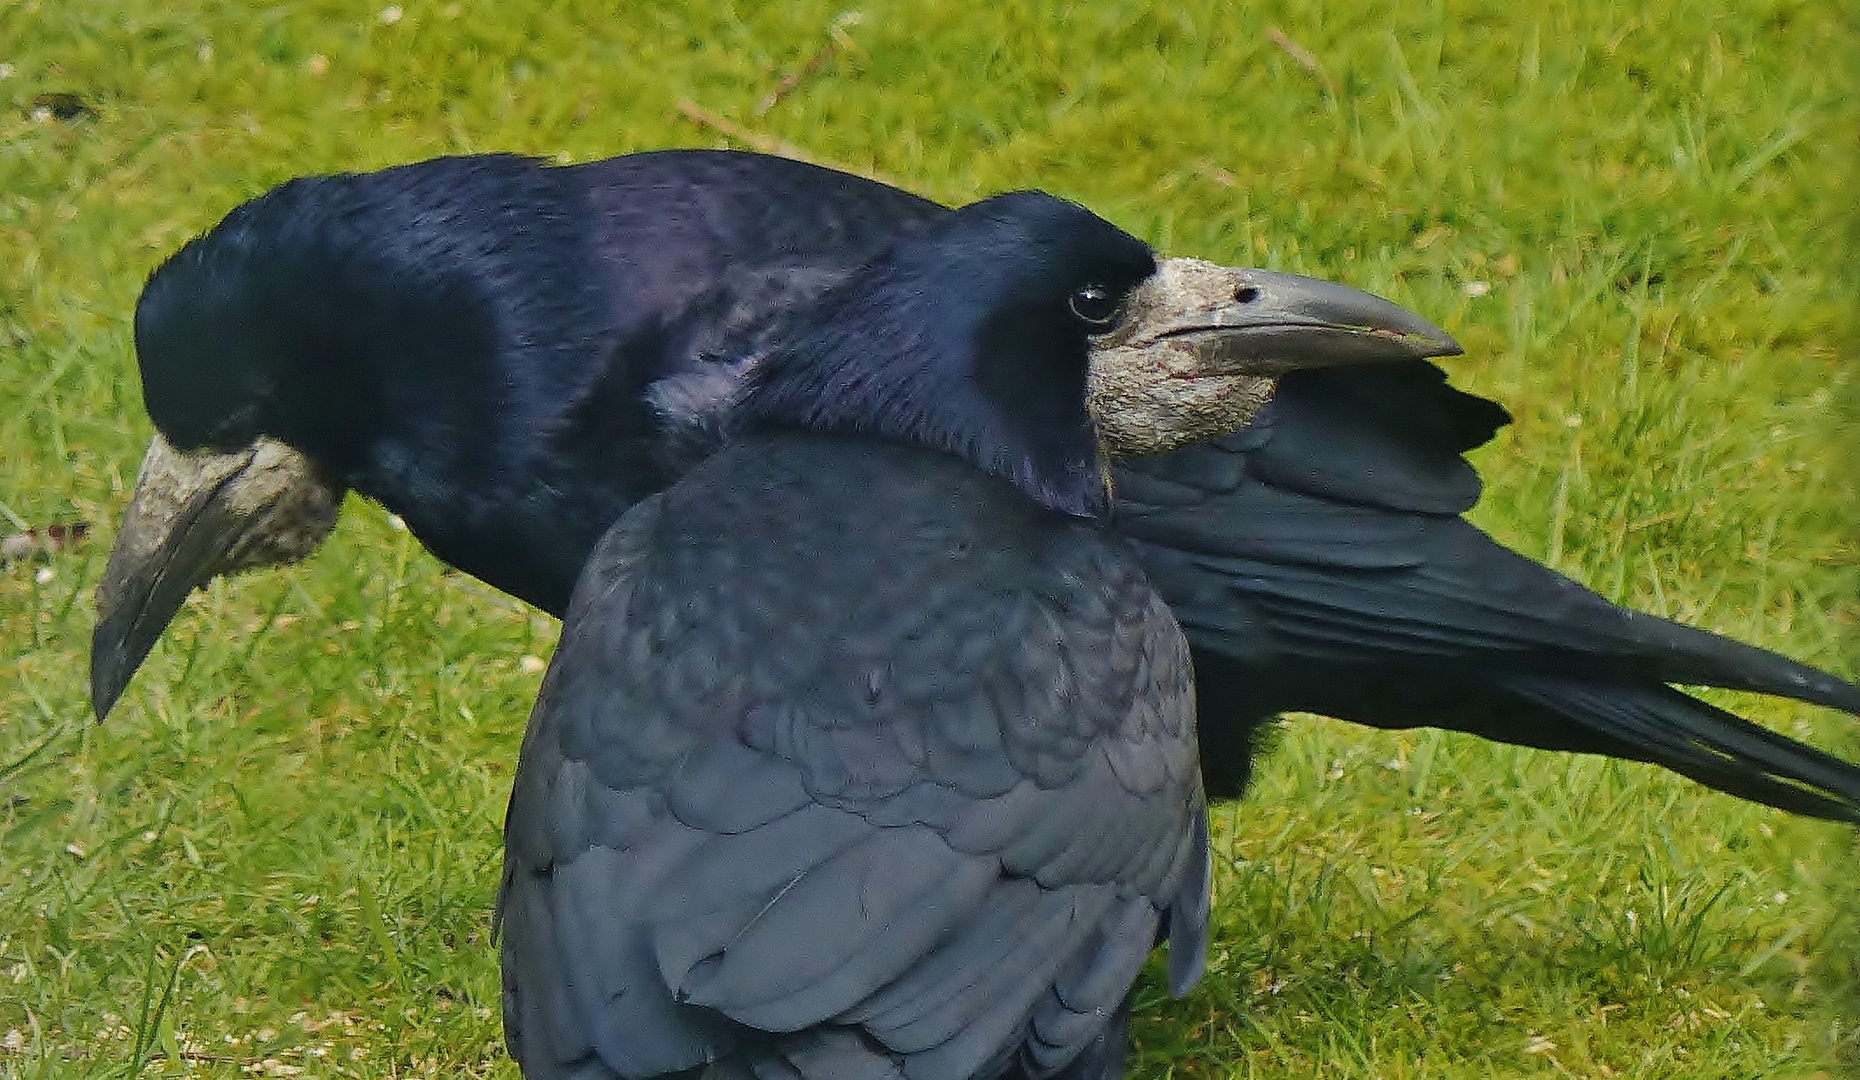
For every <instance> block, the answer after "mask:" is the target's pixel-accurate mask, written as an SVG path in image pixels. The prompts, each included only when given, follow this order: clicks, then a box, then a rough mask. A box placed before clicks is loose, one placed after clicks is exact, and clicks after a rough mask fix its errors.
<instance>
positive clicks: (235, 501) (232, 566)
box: [90, 435, 343, 719]
mask: <svg viewBox="0 0 1860 1080" xmlns="http://www.w3.org/2000/svg"><path fill="white" fill-rule="evenodd" d="M342 496H343V489H342V487H341V486H340V485H338V484H335V483H333V482H331V481H330V480H329V479H327V478H326V477H325V476H324V475H323V474H322V470H320V469H318V468H317V466H316V464H315V463H314V462H312V461H311V460H310V459H309V458H308V457H306V456H304V455H303V454H301V453H299V452H297V451H296V450H293V449H291V448H290V447H288V446H286V445H284V444H283V443H280V442H277V441H275V440H272V439H265V438H261V439H258V440H257V441H255V442H253V443H252V445H250V446H247V447H244V448H242V449H239V450H235V451H233V452H232V453H218V452H215V451H202V452H199V453H191V454H190V453H183V452H181V451H179V450H176V449H175V448H174V447H172V446H170V445H168V441H167V440H166V439H164V438H162V437H161V436H160V435H156V436H155V439H154V441H152V442H151V443H149V452H148V455H147V456H146V457H144V458H143V459H142V471H141V472H140V473H139V474H138V475H137V476H136V490H135V494H134V495H132V496H131V497H130V500H129V511H128V512H127V513H126V514H124V515H123V523H122V526H121V527H120V528H118V529H117V531H116V542H115V544H114V546H112V547H111V548H110V561H109V563H108V564H107V565H106V566H105V567H104V571H103V580H102V581H101V582H99V583H98V585H97V626H96V629H95V630H94V631H93V632H92V634H91V653H90V696H91V707H92V708H93V709H95V710H96V713H97V717H98V718H99V719H102V718H103V717H104V716H107V715H109V712H110V708H111V707H112V706H113V705H115V704H116V699H117V698H118V697H120V696H121V695H122V692H123V688H124V687H125V686H127V685H128V684H129V679H130V676H132V675H134V674H135V672H136V668H137V667H139V666H141V664H142V661H143V660H144V659H145V658H147V656H148V654H149V650H150V649H153V648H154V647H155V642H156V641H157V640H159V639H160V637H161V635H162V631H163V630H166V629H167V627H168V623H169V621H170V620H172V619H173V618H174V614H175V612H177V611H179V610H180V608H181V604H182V603H183V602H184V601H186V599H187V595H188V593H190V592H192V591H193V590H194V588H195V587H196V586H199V585H205V584H206V583H207V582H209V581H211V580H213V579H214V578H216V577H220V576H223V575H226V574H231V573H236V572H238V571H240V570H247V569H255V568H257V567H262V566H275V565H278V564H281V563H290V562H296V561H297V560H299V559H302V558H304V557H305V556H307V555H309V554H310V553H311V552H312V551H315V550H316V548H317V545H318V544H321V543H322V542H323V538H324V537H326V536H328V535H329V531H330V530H331V529H333V528H334V527H335V525H336V514H337V511H338V510H339V509H340V507H341V505H342Z"/></svg>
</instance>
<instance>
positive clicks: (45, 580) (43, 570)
mask: <svg viewBox="0 0 1860 1080" xmlns="http://www.w3.org/2000/svg"><path fill="white" fill-rule="evenodd" d="M57 576H58V575H57V574H56V573H54V572H53V571H52V568H51V567H49V566H41V567H39V571H38V573H36V574H33V575H32V580H34V581H36V582H38V583H39V584H41V585H50V584H51V583H52V579H53V578H55V577H57Z"/></svg>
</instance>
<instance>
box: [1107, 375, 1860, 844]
mask: <svg viewBox="0 0 1860 1080" xmlns="http://www.w3.org/2000/svg"><path fill="white" fill-rule="evenodd" d="M1506 419H1507V417H1506V416H1505V414H1504V413H1503V411H1502V410H1500V409H1499V408H1498V407H1497V406H1495V405H1493V404H1491V403H1490V402H1487V401H1484V400H1483V399H1480V398H1476V397H1472V396H1471V395H1467V394H1463V393H1461V392H1459V391H1456V390H1454V389H1452V388H1451V387H1448V386H1447V385H1446V384H1445V382H1444V379H1443V376H1442V375H1441V374H1440V372H1439V371H1438V369H1436V368H1434V367H1433V365H1431V364H1426V363H1414V364H1410V365H1401V366H1398V367H1390V368H1388V369H1385V370H1382V371H1379V372H1372V371H1370V370H1368V369H1360V370H1355V369H1353V370H1351V371H1348V372H1300V373H1297V374H1294V375H1291V376H1287V377H1286V378H1285V379H1284V380H1283V381H1282V382H1281V385H1280V388H1279V392H1278V395H1277V396H1276V398H1275V399H1274V401H1273V402H1272V403H1271V405H1269V406H1268V408H1267V410H1266V412H1265V413H1263V414H1262V415H1261V416H1260V417H1259V418H1258V419H1257V420H1255V422H1254V423H1253V424H1251V425H1249V426H1248V427H1247V428H1246V429H1243V430H1242V431H1240V432H1238V433H1236V434H1235V435H1232V436H1229V437H1228V438H1226V439H1223V440H1220V441H1218V442H1216V443H1213V444H1210V445H1207V446H1199V447H1191V448H1188V449H1185V450H1181V451H1178V452H1175V453H1173V454H1168V455H1163V456H1159V457H1156V458H1151V459H1147V460H1144V461H1140V462H1132V463H1129V464H1128V465H1127V466H1125V467H1122V468H1120V469H1119V470H1118V471H1117V474H1116V480H1117V492H1118V497H1119V503H1118V512H1119V518H1118V525H1119V528H1120V529H1121V530H1122V531H1123V532H1124V533H1126V534H1127V535H1129V536H1131V537H1133V538H1135V539H1136V540H1137V541H1138V546H1139V549H1140V550H1141V551H1142V554H1143V558H1144V561H1145V564H1146V566H1147V568H1148V570H1149V572H1150V574H1151V577H1152V580H1154V582H1155V583H1156V586H1157V588H1158V589H1159V590H1160V591H1161V592H1162V593H1163V595H1164V597H1165V598H1166V599H1167V600H1168V601H1169V604H1170V607H1171V609H1172V610H1174V612H1175V614H1176V617H1177V618H1178V619H1180V620H1181V623H1182V626H1183V629H1184V631H1185V632H1186V633H1187V634H1188V637H1189V641H1190V643H1191V644H1192V645H1193V646H1194V649H1195V666H1196V680H1197V691H1198V693H1199V695H1200V700H1201V711H1200V717H1201V738H1202V743H1203V757H1202V761H1203V768H1204V771H1205V773H1206V780H1207V784H1208V790H1209V792H1210V793H1211V794H1214V795H1216V796H1217V797H1219V796H1231V795H1237V794H1238V793H1239V789H1240V787H1241V786H1243V785H1244V783H1245V779H1246V764H1247V762H1246V754H1247V752H1248V750H1249V746H1250V741H1251V738H1252V732H1253V729H1254V728H1255V727H1256V726H1257V725H1258V724H1259V723H1260V722H1261V721H1262V720H1263V719H1264V718H1265V717H1267V716H1269V715H1271V714H1273V713H1276V712H1280V711H1290V710H1299V711H1308V712H1316V713H1322V714H1325V715H1329V716H1335V717H1338V718H1339V719H1343V720H1349V721H1352V722H1355V723H1361V724H1367V725H1370V726H1373V727H1383V728H1409V727H1422V726H1431V727H1441V728H1447V729H1451V730H1457V731H1466V732H1471V733H1473V734H1476V735H1480V736H1483V737H1485V738H1488V739H1493V740H1495V741H1498V742H1507V743H1514V744H1518V745H1522V746H1531V747H1538V748H1543V749H1553V750H1566V751H1580V752H1588V753H1601V754H1608V755H1610V756H1613V757H1621V758H1628V759H1631V760H1638V761H1649V762H1654V763H1656V764H1659V765H1663V766H1665V767H1667V768H1669V769H1672V770H1674V771H1675V772H1679V773H1681V774H1683V775H1686V776H1689V777H1691V778H1693V779H1695V780H1698V781H1699V782H1701V783H1704V784H1707V785H1709V786H1711V787H1714V788H1717V789H1718V790H1721V791H1725V792H1729V793H1731V794H1734V795H1738V796H1740V797H1742V798H1746V799H1751V800H1754V801H1757V802H1762V803H1766V804H1769V805H1772V806H1777V807H1780V808H1782V809H1786V810H1790V811H1792V812H1795V813H1800V814H1808V815H1811V816H1817V817H1825V818H1833V819H1838V820H1860V768H1856V767H1855V766H1853V765H1851V764H1848V763H1846V762H1843V761H1841V760H1839V759H1837V758H1834V757H1832V756H1830V755H1827V754H1824V753H1822V752H1820V751H1818V750H1815V749H1813V748H1811V747H1808V746H1804V745H1802V744H1801V743H1798V742H1795V741H1793V740H1791V739H1787V738H1784V737H1782V736H1780V735H1776V734H1774V733H1772V732H1769V731H1767V730H1765V729H1763V728H1761V727H1758V726H1757V725H1755V724H1752V723H1750V722H1748V721H1746V720H1744V719H1743V718H1741V717H1738V716H1735V715H1733V714H1731V713H1728V712H1725V711H1724V710H1721V709H1717V708H1714V707H1712V706H1710V705H1707V704H1705V703H1704V702H1701V701H1699V700H1697V699H1696V698H1692V697H1690V696H1688V695H1686V694H1683V693H1681V692H1679V691H1677V690H1674V689H1672V688H1671V687H1670V686H1668V685H1667V684H1668V683H1695V684H1700V685H1708V686H1720V687H1727V688H1733V689H1740V690H1753V691H1757V692H1760V693H1766V694H1774V695H1778V696H1781V697H1788V698H1794V699H1797V700H1800V701H1806V702H1811V703H1814V704H1818V705H1826V706H1830V707H1833V708H1838V709H1845V710H1846V711H1848V712H1852V713H1860V688H1857V687H1854V686H1852V685H1850V684H1848V683H1845V682H1842V681H1841V680H1839V679H1836V678H1834V677H1832V676H1829V675H1826V674H1824V673H1822V672H1819V671H1816V670H1814V669H1813V668H1809V667H1806V666H1804V665H1801V664H1797V663H1794V662H1792V661H1790V660H1787V659H1785V658H1783V657H1780V656H1777V655H1775V654H1774V653H1769V652H1765V651H1764V650H1761V649H1757V648H1753V647H1750V646H1747V645H1742V644H1739V643H1738V642H1735V641H1732V640H1730V639H1728V638H1723V637H1719V636H1717V635H1715V634H1710V633H1706V632H1704V631H1700V630H1694V629H1691V628H1689V627H1685V626H1681V625H1679V624H1677V623H1673V622H1670V621H1668V620H1665V619H1661V618H1657V617H1655V616H1652V615H1646V614H1642V613H1639V612H1634V611H1629V610H1627V609H1624V608H1621V607H1618V606H1616V605H1614V604H1611V603H1609V602H1608V601H1607V600H1605V599H1603V598H1602V597H1601V596H1599V595H1598V594H1596V593H1594V592H1592V591H1590V590H1589V589H1586V588H1584V587H1583V586H1581V585H1579V584H1577V583H1576V582H1574V581H1571V580H1569V579H1568V578H1565V577H1563V576H1562V575H1559V574H1557V573H1555V572H1553V571H1551V570H1548V569H1546V568H1545V567H1543V566H1540V565H1538V564H1537V563H1535V562H1532V561H1531V560H1529V559H1526V558H1524V557H1523V556H1520V555H1518V554H1516V553H1514V552H1512V551H1510V550H1509V549H1507V548H1505V547H1504V546H1502V545H1500V544H1498V543H1496V542H1495V541H1493V540H1492V539H1491V538H1490V537H1488V536H1486V535H1485V534H1484V533H1483V532H1480V531H1479V530H1478V529H1476V528H1474V527H1473V526H1472V525H1470V524H1468V523H1467V522H1466V521H1465V520H1463V519H1462V518H1460V517H1459V513H1460V512H1461V511H1463V510H1465V509H1467V508H1469V507H1470V506H1471V505H1472V504H1473V502H1474V501H1476V500H1477V498H1478V493H1479V485H1478V478H1477V475H1476V474H1475V473H1474V472H1473V470H1472V468H1471V466H1470V465H1469V464H1467V462H1466V461H1465V460H1464V459H1463V458H1462V457H1461V456H1460V455H1461V453H1462V452H1464V451H1465V450H1467V449H1470V448H1471V447H1473V446H1476V445H1479V444H1480V443H1483V442H1485V441H1486V440H1487V439H1488V438H1489V437H1490V435H1491V434H1492V432H1493V431H1495V430H1496V429H1497V427H1498V426H1499V425H1501V424H1502V423H1504V422H1505V420H1506Z"/></svg>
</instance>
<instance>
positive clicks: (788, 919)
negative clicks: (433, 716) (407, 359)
mask: <svg viewBox="0 0 1860 1080" xmlns="http://www.w3.org/2000/svg"><path fill="white" fill-rule="evenodd" d="M1154 270H1155V264H1154V261H1153V259H1152V256H1151V253H1150V251H1149V249H1148V248H1147V247H1146V246H1145V245H1144V244H1143V243H1142V242H1140V241H1138V240H1136V239H1135V238H1133V237H1131V236H1129V235H1127V234H1125V233H1123V232H1122V231H1120V230H1118V229H1117V228H1115V227H1114V226H1112V225H1110V224H1109V223H1107V222H1104V221H1103V220H1101V219H1099V218H1097V217H1095V216H1093V215H1092V214H1090V213H1089V212H1087V211H1085V210H1083V209H1081V208H1079V207H1076V206H1074V205H1072V204H1070V203H1066V202H1063V201H1060V200H1057V199H1054V198H1052V197H1050V196H1045V195H1041V194H1038V193H1018V194H1013V195H1003V196H997V197H995V198H992V199H987V200H984V201H982V202H979V203H975V204H972V205H970V206H967V207H964V208H963V209H961V210H959V211H956V212H954V213H953V214H951V215H949V216H948V217H945V218H943V219H942V220H940V221H938V222H936V223H934V224H932V225H930V226H928V227H927V228H925V229H924V230H923V231H922V232H921V233H919V234H917V235H915V236H913V237H910V238H907V239H905V240H902V241H900V242H899V243H898V244H897V245H896V246H895V247H894V248H893V249H891V250H890V251H889V252H888V253H887V254H886V255H884V256H883V257H881V258H880V259H878V260H877V261H876V262H874V263H873V264H872V265H870V266H869V267H867V268H866V269H865V270H864V271H863V272H862V273H861V274H859V275H858V276H857V277H856V278H854V279H853V280H852V281H851V282H849V283H847V284H845V285H843V286H841V287H840V288H839V289H836V290H835V291H834V292H833V293H832V294H830V295H829V296H828V297H827V298H826V299H825V300H824V301H823V302H822V303H821V304H819V305H816V306H815V308H814V309H813V313H812V316H811V320H810V321H809V322H807V323H803V324H801V325H798V326H796V327H794V328H793V330H792V336H791V337H790V338H789V339H787V340H786V341H784V342H782V343H781V344H779V345H778V346H776V347H775V348H774V349H773V351H772V352H771V354H770V355H769V356H768V357H767V358H766V359H765V361H764V362H763V363H762V364H761V365H759V367H758V369H757V371H756V372H755V374H754V375H753V376H752V377H751V378H750V380H749V383H748V385H747V387H746V388H745V390H744V392H743V395H742V397H741V399H740V402H739V405H738V409H737V412H736V414H735V417H734V420H733V423H734V424H735V425H736V428H737V431H736V433H735V437H734V438H733V439H732V441H731V443H730V444H729V445H728V446H726V447H725V448H724V449H722V450H721V451H719V452H718V453H716V454H715V455H713V456H711V457H710V458H708V459H707V460H706V461H704V462H703V463H701V464H699V465H697V466H696V467H695V468H693V469H692V470H691V471H690V472H689V473H688V474H687V475H686V476H685V477H684V478H683V479H682V480H680V481H679V482H677V483H676V484H674V485H672V486H671V487H670V488H668V489H667V490H666V491H664V492H662V493H660V494H657V495H655V496H652V497H651V498H649V499H647V500H645V501H644V502H642V503H640V504H639V505H638V506H636V507H634V508H633V509H632V510H630V511H629V512H628V513H627V514H626V515H625V516H624V517H623V518H621V519H620V521H619V522H618V523H617V524H616V525H615V526H614V527H613V528H612V530H611V531H609V532H608V533H607V534H606V536H605V537H604V538H603V539H602V540H601V541H600V543H599V544H598V546H597V547H596V549H595V552H594V554H593V556H592V558H591V559H590V561H589V564H588V567H587V569H586V571H585V572H584V574H583V575H582V577H581V579H580V582H579V584H578V585H577V586H576V589H575V592H574V595H573V598H572V599H571V601H570V604H569V610H568V615H567V618H566V620H565V622H564V625H563V634H562V640H561V644H560V646H559V648H558V650H557V652H556V655H555V658H554V661H553V663H552V664H551V666H550V670H549V673H548V675H547V676H546V677H545V679H544V683H543V687H542V691H541V693H540V695H539V696H538V699H537V703H536V707H535V710H534V712H533V713H532V716H531V720H530V727H529V730H528V732H527V733H526V735H525V737H524V743H523V751H522V756H521V759H520V761H519V764H518V767H517V776H516V781H515V785H514V788H513V791H512V795H511V801H510V809H509V816H508V819H507V823H506V827H505V848H506V854H505V871H504V882H503V887H502V891H501V894H500V898H499V918H500V922H501V932H502V934H503V965H504V987H505V991H504V992H505V998H504V1010H505V1029H506V1035H507V1038H508V1041H509V1044H510V1048H511V1051H512V1053H513V1055H514V1056H515V1057H516V1058H517V1060H518V1062H519V1063H520V1064H521V1065H522V1067H523V1070H524V1073H525V1075H527V1076H529V1077H531V1078H532V1080H543V1078H554V1077H578V1078H593V1077H626V1078H635V1077H653V1076H689V1077H693V1078H696V1077H705V1078H719V1080H721V1078H725V1077H773V1076H783V1077H793V1078H813V1077H818V1078H829V1077H830V1078H835V1080H856V1078H862V1077H911V1078H913V1080H964V1078H970V1077H975V1078H989V1077H997V1076H1015V1077H1029V1078H1031V1077H1044V1076H1056V1077H1079V1078H1086V1077H1090V1078H1099V1077H1116V1076H1121V1075H1122V1072H1123V1068H1122V1063H1123V1043H1124V1035H1123V1028H1124V1023H1125V1020H1126V1019H1127V1015H1128V1011H1127V1004H1126V1002H1127V995H1128V993H1129V989H1130V986H1131V984H1132V982H1133V980H1134V979H1135V978H1136V975H1137V972H1138V970H1139V968H1140V967H1141V966H1142V964H1143V962H1144V959H1145V957H1146V956H1147V955H1148V953H1149V952H1150V950H1151V948H1152V947H1153V945H1155V944H1156V943H1157V942H1159V941H1166V942H1167V943H1168V950H1169V983H1170V988H1171V990H1172V991H1174V992H1175V993H1177V994H1181V993H1184V992H1186V990H1187V989H1188V988H1189V987H1190V986H1191V985H1192V984H1193V983H1194V981H1195V980H1196V978H1197V977H1198V976H1199V973H1200V970H1201V964H1202V956H1203V950H1204V944H1205V937H1206V928H1207V897H1208V879H1207V873H1208V857H1209V856H1208V847H1207V831H1206V814H1205V808H1204V805H1203V799H1202V792H1201V785H1200V781H1199V776H1198V770H1197V763H1196V758H1197V752H1196V743H1195V732H1194V706H1193V692H1192V689H1191V687H1190V683H1189V658H1188V648H1187V643H1186V642H1185V640H1184V639H1183V637H1182V635H1181V631H1180V630H1179V629H1178V628H1177V626H1176V623H1175V621H1174V619H1173V618H1172V617H1171V616H1170V615H1169V612H1168V609H1167V607H1166V606H1165V605H1164V603H1163V601H1162V598H1161V597H1159V596H1158V595H1157V594H1156V593H1155V592H1154V591H1153V590H1152V589H1151V588H1150V586H1149V584H1148V582H1147V580H1146V579H1145V576H1144V573H1143V569H1142V566H1141V564H1140V563H1139V561H1138V560H1137V558H1136V556H1135V554H1134V553H1133V551H1132V550H1131V546H1130V544H1129V542H1128V541H1127V540H1125V539H1123V538H1121V537H1119V536H1118V535H1117V534H1116V533H1115V532H1113V531H1112V530H1110V529H1109V528H1108V527H1107V524H1106V520H1105V519H1106V516H1107V514H1108V512H1109V510H1110V507H1111V500H1110V493H1109V492H1108V491H1107V489H1106V486H1105V484H1106V473H1105V466H1104V461H1103V459H1102V456H1101V450H1100V446H1101V444H1100V437H1099V433H1098V431H1097V430H1096V429H1095V426H1094V424H1093V422H1092V419H1091V417H1090V415H1089V409H1088V396H1087V390H1086V383H1087V377H1088V370H1089V365H1090V362H1091V354H1092V352H1093V342H1094V339H1097V338H1102V337H1103V336H1104V335H1105V333H1107V332H1110V331H1113V330H1114V329H1115V326H1116V324H1117V322H1118V319H1119V315H1118V312H1119V311H1120V309H1121V308H1124V307H1125V306H1126V301H1127V298H1128V297H1129V296H1130V295H1131V294H1132V293H1133V292H1134V291H1135V290H1136V289H1137V288H1138V287H1139V286H1140V285H1141V284H1142V283H1143V282H1145V281H1146V280H1147V279H1149V278H1151V277H1152V276H1153V273H1154Z"/></svg>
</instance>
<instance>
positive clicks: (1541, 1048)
mask: <svg viewBox="0 0 1860 1080" xmlns="http://www.w3.org/2000/svg"><path fill="white" fill-rule="evenodd" d="M1555 1049H1556V1044H1555V1043H1553V1042H1551V1041H1550V1040H1549V1039H1547V1038H1545V1037H1544V1036H1542V1035H1538V1034H1535V1033H1533V1034H1532V1035H1531V1037H1530V1039H1529V1040H1528V1041H1527V1042H1525V1044H1524V1052H1525V1053H1527V1054H1548V1053H1549V1052H1550V1051H1552V1050H1555Z"/></svg>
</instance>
